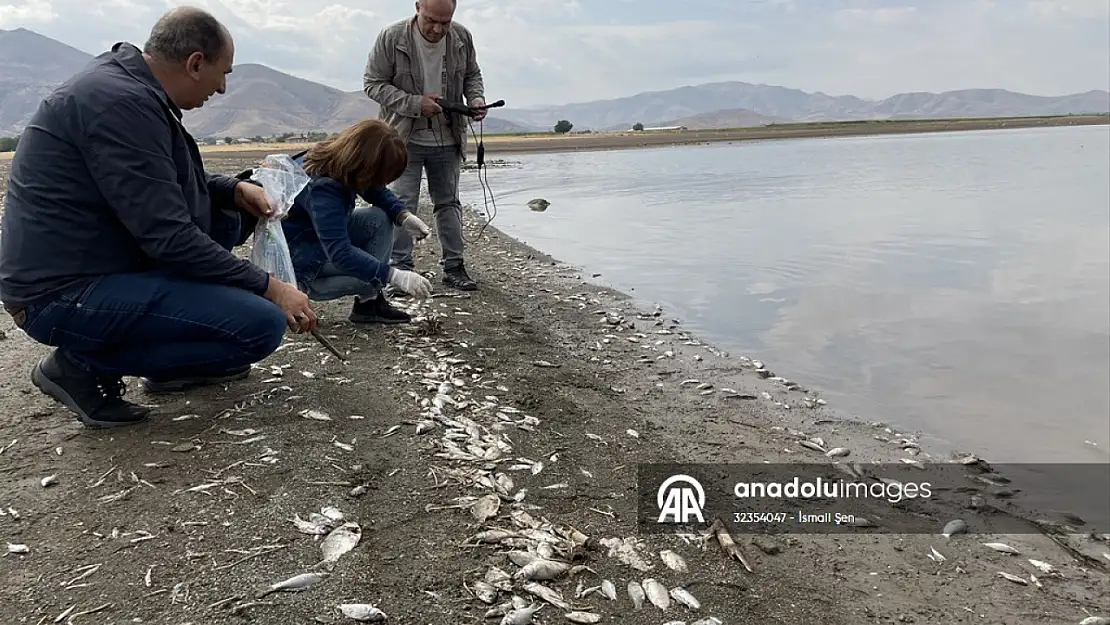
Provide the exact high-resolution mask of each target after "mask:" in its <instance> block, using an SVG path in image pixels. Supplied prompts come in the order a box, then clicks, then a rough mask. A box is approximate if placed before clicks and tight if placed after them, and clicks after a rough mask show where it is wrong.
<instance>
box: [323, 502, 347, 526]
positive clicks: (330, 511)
mask: <svg viewBox="0 0 1110 625" xmlns="http://www.w3.org/2000/svg"><path fill="white" fill-rule="evenodd" d="M320 514H321V515H323V516H324V518H326V519H328V520H330V521H332V522H333V523H342V522H343V521H344V519H346V518H347V517H346V516H344V515H343V512H342V511H341V510H340V509H339V508H336V507H335V506H327V507H324V508H320Z"/></svg>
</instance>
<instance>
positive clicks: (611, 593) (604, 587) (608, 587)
mask: <svg viewBox="0 0 1110 625" xmlns="http://www.w3.org/2000/svg"><path fill="white" fill-rule="evenodd" d="M601 594H603V595H605V597H606V598H607V599H609V600H610V601H616V600H617V587H616V585H614V584H613V582H611V581H609V580H607V579H603V580H601Z"/></svg>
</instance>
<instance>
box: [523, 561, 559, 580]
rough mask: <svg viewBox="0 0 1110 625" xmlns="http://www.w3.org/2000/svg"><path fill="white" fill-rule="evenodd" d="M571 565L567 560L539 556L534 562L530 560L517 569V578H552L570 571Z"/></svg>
mask: <svg viewBox="0 0 1110 625" xmlns="http://www.w3.org/2000/svg"><path fill="white" fill-rule="evenodd" d="M570 566H571V565H569V564H567V563H565V562H556V561H554V560H545V559H542V558H538V559H536V560H535V561H534V562H530V563H529V564H528V565H527V566H525V567H524V568H522V569H520V570H519V571H517V573H516V578H517V579H527V580H533V581H547V580H552V579H555V578H557V577H559V576H560V575H562V574H563V573H566V572H567V571H569V570H570Z"/></svg>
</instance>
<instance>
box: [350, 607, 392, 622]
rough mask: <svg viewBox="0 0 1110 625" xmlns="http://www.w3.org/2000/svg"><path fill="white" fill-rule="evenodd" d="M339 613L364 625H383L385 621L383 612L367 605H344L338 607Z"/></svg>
mask: <svg viewBox="0 0 1110 625" xmlns="http://www.w3.org/2000/svg"><path fill="white" fill-rule="evenodd" d="M339 611H340V612H342V613H343V616H346V617H347V618H349V619H354V620H356V621H363V622H365V623H384V622H385V621H386V620H387V617H386V615H385V612H382V611H381V610H379V609H378V608H375V607H374V606H372V605H370V604H369V603H344V604H343V605H341V606H339Z"/></svg>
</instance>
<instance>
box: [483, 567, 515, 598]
mask: <svg viewBox="0 0 1110 625" xmlns="http://www.w3.org/2000/svg"><path fill="white" fill-rule="evenodd" d="M485 582H486V583H487V584H489V585H490V586H493V587H494V588H497V589H500V590H504V591H505V592H509V591H511V590H512V589H513V578H512V576H511V575H509V574H508V573H506V572H505V571H503V570H501V569H499V568H497V567H496V566H491V567H490V568H489V570H488V571H486V578H485Z"/></svg>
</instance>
